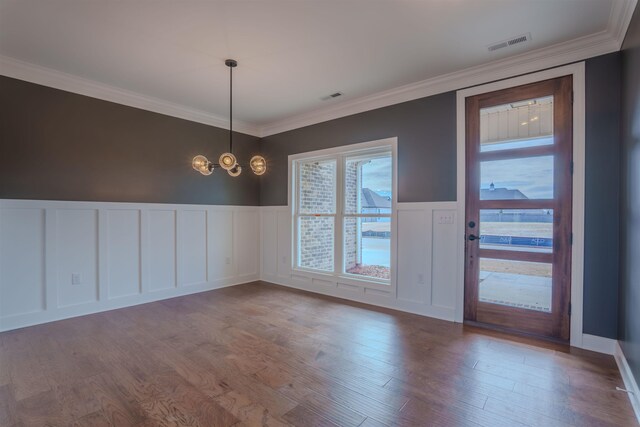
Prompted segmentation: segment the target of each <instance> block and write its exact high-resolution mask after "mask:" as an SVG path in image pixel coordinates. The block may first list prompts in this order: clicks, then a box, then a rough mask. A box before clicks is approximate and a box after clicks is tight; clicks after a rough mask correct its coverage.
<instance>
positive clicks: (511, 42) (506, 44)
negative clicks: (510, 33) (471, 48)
mask: <svg viewBox="0 0 640 427" xmlns="http://www.w3.org/2000/svg"><path fill="white" fill-rule="evenodd" d="M528 41H531V33H527V34H522V35H521V36H517V37H513V38H511V39H509V40H504V41H501V42H498V43H494V44H492V45H490V46H487V49H488V50H489V52H493V51H495V50H498V49H503V48H505V47H511V46H515V45H517V44H521V43H525V42H528Z"/></svg>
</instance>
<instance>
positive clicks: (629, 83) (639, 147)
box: [618, 8, 640, 383]
mask: <svg viewBox="0 0 640 427" xmlns="http://www.w3.org/2000/svg"><path fill="white" fill-rule="evenodd" d="M622 159H623V162H622V197H621V206H622V209H621V215H620V222H621V233H620V236H621V237H620V249H621V256H620V260H621V262H620V265H621V268H620V272H621V277H620V322H619V336H618V338H619V339H620V342H621V346H622V351H623V352H624V355H625V357H626V359H627V361H628V362H629V366H630V367H631V370H632V371H633V374H634V376H635V378H636V381H637V382H639V383H640V8H636V11H635V13H634V15H633V18H632V19H631V24H630V26H629V30H628V32H627V36H626V38H625V41H624V45H623V51H622Z"/></svg>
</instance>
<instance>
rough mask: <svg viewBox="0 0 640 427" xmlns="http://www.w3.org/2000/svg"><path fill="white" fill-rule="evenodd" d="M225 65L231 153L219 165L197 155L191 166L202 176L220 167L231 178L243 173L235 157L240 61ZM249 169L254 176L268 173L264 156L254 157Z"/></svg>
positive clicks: (232, 60) (231, 60)
mask: <svg viewBox="0 0 640 427" xmlns="http://www.w3.org/2000/svg"><path fill="white" fill-rule="evenodd" d="M224 64H225V65H226V66H227V67H229V151H228V152H226V153H222V155H220V158H219V159H218V163H212V162H210V161H209V159H207V158H206V157H205V156H202V155H197V156H195V157H194V158H193V161H192V162H191V165H192V166H193V169H195V170H197V171H198V172H200V173H201V174H202V175H211V174H212V173H213V170H214V169H215V168H217V167H219V168H222V169H224V170H226V171H227V173H228V174H229V175H230V176H233V177H236V176H239V175H240V174H241V173H242V166H240V164H238V160H237V159H236V156H234V155H233V69H234V68H235V67H237V66H238V61H236V60H235V59H227V60H226V61H224ZM249 167H251V170H252V171H253V173H254V174H256V175H262V174H264V173H265V172H266V171H267V162H266V161H265V159H264V157H262V156H253V157H252V158H251V160H250V161H249Z"/></svg>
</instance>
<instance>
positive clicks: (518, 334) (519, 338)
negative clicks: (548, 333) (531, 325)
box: [463, 320, 570, 352]
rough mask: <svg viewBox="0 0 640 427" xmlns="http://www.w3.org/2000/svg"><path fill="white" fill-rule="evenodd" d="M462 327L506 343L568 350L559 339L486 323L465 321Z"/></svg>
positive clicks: (566, 343) (564, 343)
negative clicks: (503, 340) (506, 341)
mask: <svg viewBox="0 0 640 427" xmlns="http://www.w3.org/2000/svg"><path fill="white" fill-rule="evenodd" d="M463 327H464V329H465V330H467V331H470V332H475V333H479V334H484V335H489V336H492V337H496V338H502V339H505V340H508V341H514V342H519V343H522V344H529V345H533V346H536V347H545V348H548V349H550V350H557V351H562V352H567V351H569V348H570V345H569V341H564V340H561V339H559V338H553V337H545V336H543V335H536V334H532V333H530V332H524V331H519V330H517V329H510V328H506V327H503V326H497V325H492V324H488V323H481V322H476V321H473V320H465V321H464V323H463Z"/></svg>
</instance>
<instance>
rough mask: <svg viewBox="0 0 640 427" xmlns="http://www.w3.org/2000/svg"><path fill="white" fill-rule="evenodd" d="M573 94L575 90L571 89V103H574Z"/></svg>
mask: <svg viewBox="0 0 640 427" xmlns="http://www.w3.org/2000/svg"><path fill="white" fill-rule="evenodd" d="M573 94H574V92H573V91H571V103H572V104H573Z"/></svg>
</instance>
